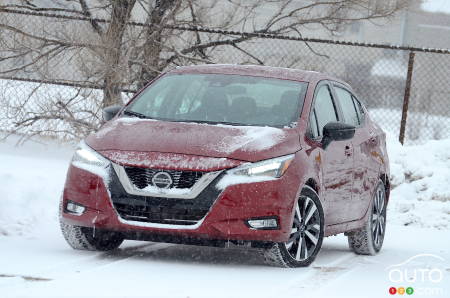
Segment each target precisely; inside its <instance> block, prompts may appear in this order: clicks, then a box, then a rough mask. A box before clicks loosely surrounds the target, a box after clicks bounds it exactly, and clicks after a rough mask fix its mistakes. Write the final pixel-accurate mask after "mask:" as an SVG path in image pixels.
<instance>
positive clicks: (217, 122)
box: [177, 120, 247, 126]
mask: <svg viewBox="0 0 450 298" xmlns="http://www.w3.org/2000/svg"><path fill="white" fill-rule="evenodd" d="M177 121H179V122H194V123H206V124H213V125H214V124H224V125H234V126H241V125H247V124H241V123H236V122H227V121H211V120H177Z"/></svg>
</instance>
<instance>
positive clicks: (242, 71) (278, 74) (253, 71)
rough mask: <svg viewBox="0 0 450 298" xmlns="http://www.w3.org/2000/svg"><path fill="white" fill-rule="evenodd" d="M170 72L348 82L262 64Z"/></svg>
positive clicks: (190, 67) (223, 65) (316, 73)
mask: <svg viewBox="0 0 450 298" xmlns="http://www.w3.org/2000/svg"><path fill="white" fill-rule="evenodd" d="M170 73H210V74H236V75H248V76H259V77H267V78H276V79H284V80H293V81H301V82H318V81H321V80H332V81H337V82H340V83H342V84H345V85H347V83H345V82H343V81H341V80H339V79H337V78H335V77H333V76H330V75H327V74H324V73H320V72H317V71H308V70H301V69H293V68H283V67H272V66H260V65H235V64H206V65H193V66H182V67H177V68H175V69H174V70H172V71H170Z"/></svg>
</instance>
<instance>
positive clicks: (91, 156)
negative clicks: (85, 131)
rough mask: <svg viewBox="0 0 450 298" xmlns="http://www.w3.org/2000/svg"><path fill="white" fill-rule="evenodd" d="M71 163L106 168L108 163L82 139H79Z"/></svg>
mask: <svg viewBox="0 0 450 298" xmlns="http://www.w3.org/2000/svg"><path fill="white" fill-rule="evenodd" d="M72 163H73V164H75V165H79V164H82V165H87V166H94V167H99V168H106V167H107V166H108V165H109V160H107V159H106V158H104V157H103V156H101V155H100V154H98V153H97V152H95V151H94V150H93V149H91V148H90V147H89V146H88V145H86V143H85V142H84V141H81V142H80V144H79V145H78V148H77V150H76V151H75V154H74V155H73V157H72Z"/></svg>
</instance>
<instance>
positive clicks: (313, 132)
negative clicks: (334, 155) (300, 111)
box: [309, 110, 319, 139]
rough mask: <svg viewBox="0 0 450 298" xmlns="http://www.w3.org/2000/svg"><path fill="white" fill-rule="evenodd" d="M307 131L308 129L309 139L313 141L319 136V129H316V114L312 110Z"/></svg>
mask: <svg viewBox="0 0 450 298" xmlns="http://www.w3.org/2000/svg"><path fill="white" fill-rule="evenodd" d="M309 129H310V133H311V137H312V138H313V139H315V138H317V137H318V136H319V128H318V127H317V118H316V112H315V111H314V110H312V111H311V114H310V115H309Z"/></svg>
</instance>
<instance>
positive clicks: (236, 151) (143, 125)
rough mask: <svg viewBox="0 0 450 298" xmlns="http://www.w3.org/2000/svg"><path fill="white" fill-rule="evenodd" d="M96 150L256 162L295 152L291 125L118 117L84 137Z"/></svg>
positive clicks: (297, 144) (296, 143)
mask: <svg viewBox="0 0 450 298" xmlns="http://www.w3.org/2000/svg"><path fill="white" fill-rule="evenodd" d="M86 143H87V144H88V145H89V146H90V147H92V148H93V149H95V150H96V151H99V152H102V151H109V152H111V151H133V152H160V153H177V154H187V155H196V156H206V157H214V158H229V159H235V160H243V161H250V162H254V161H258V160H264V159H269V158H273V157H278V156H282V155H286V154H290V153H293V152H296V151H298V150H299V149H300V142H299V136H298V133H297V130H296V129H293V128H284V129H279V128H273V127H255V126H232V125H210V124H200V123H186V122H166V121H155V120H150V119H139V118H127V117H122V118H117V119H115V120H112V121H110V122H108V123H106V124H105V125H103V126H102V128H101V129H100V130H99V131H97V132H96V133H94V134H92V135H90V136H89V137H88V138H87V139H86Z"/></svg>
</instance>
